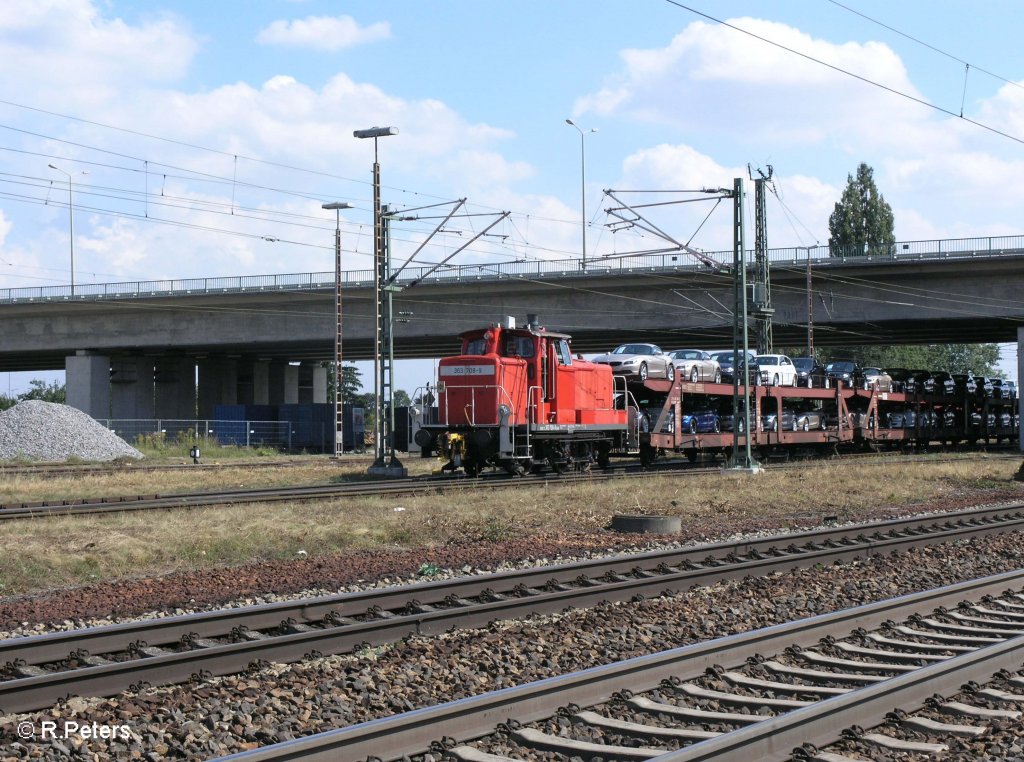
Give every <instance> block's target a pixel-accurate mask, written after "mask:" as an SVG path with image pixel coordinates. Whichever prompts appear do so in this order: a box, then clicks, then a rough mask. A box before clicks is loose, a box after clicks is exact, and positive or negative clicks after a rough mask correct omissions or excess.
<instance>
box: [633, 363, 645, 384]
mask: <svg viewBox="0 0 1024 762" xmlns="http://www.w3.org/2000/svg"><path fill="white" fill-rule="evenodd" d="M636 375H637V377H638V378H639V379H640V382H641V383H643V382H644V381H646V380H647V363H645V362H642V363H640V367H639V368H637V371H636Z"/></svg>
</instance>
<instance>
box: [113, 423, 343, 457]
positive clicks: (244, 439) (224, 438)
mask: <svg viewBox="0 0 1024 762" xmlns="http://www.w3.org/2000/svg"><path fill="white" fill-rule="evenodd" d="M99 422H100V423H101V424H103V425H104V426H105V427H106V428H108V429H110V430H111V431H113V432H114V433H115V434H117V435H118V436H119V437H121V438H122V439H123V440H125V441H126V442H128V443H129V444H138V443H140V442H144V441H145V440H146V439H147V438H150V437H156V438H159V439H160V440H163V441H165V442H168V443H172V442H179V441H180V442H182V443H192V442H201V443H203V444H204V445H206V446H209V445H211V444H219V445H228V446H236V447H273V448H275V449H278V450H287V451H292V450H313V451H317V452H333V451H334V430H333V428H332V427H331V426H328V425H326V424H323V423H321V422H318V421H235V420H213V419H179V418H107V419H100V421H99Z"/></svg>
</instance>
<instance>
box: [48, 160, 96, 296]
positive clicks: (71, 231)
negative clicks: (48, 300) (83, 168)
mask: <svg viewBox="0 0 1024 762" xmlns="http://www.w3.org/2000/svg"><path fill="white" fill-rule="evenodd" d="M48 166H49V167H50V169H55V170H57V171H58V172H60V173H61V174H64V175H67V176H68V237H69V238H70V239H71V295H72V296H74V295H75V203H74V196H73V195H72V191H71V178H72V174H71V173H70V172H68V171H67V170H66V169H61V168H60V167H55V166H54V165H53V164H49V165H48ZM82 174H83V175H85V174H88V173H87V172H83V173H82Z"/></svg>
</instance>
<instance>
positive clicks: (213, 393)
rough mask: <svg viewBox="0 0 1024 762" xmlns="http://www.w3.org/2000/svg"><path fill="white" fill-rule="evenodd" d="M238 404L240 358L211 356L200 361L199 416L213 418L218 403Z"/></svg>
mask: <svg viewBox="0 0 1024 762" xmlns="http://www.w3.org/2000/svg"><path fill="white" fill-rule="evenodd" d="M237 404H238V360H236V359H234V358H233V357H210V358H205V359H202V360H200V361H199V417H200V418H213V417H214V416H213V412H214V408H215V407H216V406H217V405H237Z"/></svg>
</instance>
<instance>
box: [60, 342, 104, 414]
mask: <svg viewBox="0 0 1024 762" xmlns="http://www.w3.org/2000/svg"><path fill="white" fill-rule="evenodd" d="M64 371H65V374H66V375H65V383H66V386H65V388H66V390H67V403H68V405H70V406H71V407H73V408H75V409H77V410H81V411H82V412H83V413H85V414H87V415H91V416H92V417H93V418H96V419H106V418H109V417H110V358H109V357H106V356H105V355H93V354H89V353H88V352H87V351H84V350H83V351H80V352H78V353H77V354H74V355H71V356H69V357H66V358H64Z"/></svg>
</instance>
